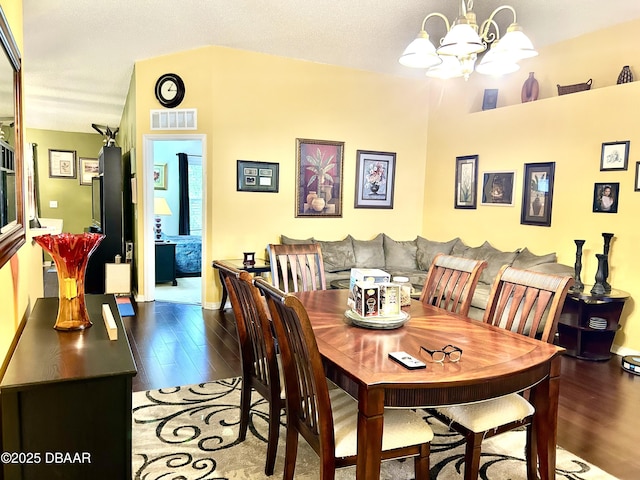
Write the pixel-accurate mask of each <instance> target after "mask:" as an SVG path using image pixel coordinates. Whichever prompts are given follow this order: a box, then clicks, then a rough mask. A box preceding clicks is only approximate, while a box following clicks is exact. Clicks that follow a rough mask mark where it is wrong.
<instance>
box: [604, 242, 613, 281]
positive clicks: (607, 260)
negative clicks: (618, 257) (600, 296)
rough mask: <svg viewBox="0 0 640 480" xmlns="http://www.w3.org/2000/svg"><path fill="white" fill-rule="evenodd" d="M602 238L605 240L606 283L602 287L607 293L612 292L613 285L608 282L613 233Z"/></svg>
mask: <svg viewBox="0 0 640 480" xmlns="http://www.w3.org/2000/svg"><path fill="white" fill-rule="evenodd" d="M602 237H603V238H604V250H603V255H604V256H605V258H604V281H603V283H602V285H603V286H604V290H605V292H610V291H611V285H610V284H609V282H607V278H608V277H609V246H610V244H611V239H612V238H613V233H603V234H602Z"/></svg>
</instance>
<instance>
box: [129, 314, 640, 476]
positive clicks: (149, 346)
mask: <svg viewBox="0 0 640 480" xmlns="http://www.w3.org/2000/svg"><path fill="white" fill-rule="evenodd" d="M135 311H136V316H135V317H125V318H124V319H123V320H124V323H125V327H126V330H127V334H128V336H129V341H130V343H131V349H132V351H133V354H134V358H135V360H136V364H137V365H138V375H137V376H136V377H134V379H133V389H134V391H141V390H150V389H157V388H163V387H173V386H177V385H189V384H196V383H201V382H206V381H212V380H219V379H222V378H229V377H235V376H238V375H240V357H239V350H238V343H237V334H236V328H235V320H234V318H233V313H232V311H231V310H229V309H227V310H226V311H225V312H218V311H217V310H203V309H202V308H201V307H200V306H199V305H182V304H176V303H167V302H149V303H142V304H138V305H135ZM639 405H640V376H636V375H633V374H630V373H628V372H625V371H623V370H622V368H621V367H620V357H617V356H614V357H613V359H611V360H609V361H607V362H589V361H585V360H577V359H575V358H571V357H564V358H563V359H562V375H561V384H560V406H559V413H558V444H559V445H560V446H562V447H563V448H566V449H567V450H569V451H570V452H573V453H575V454H576V455H578V456H579V457H581V458H583V459H585V460H586V461H588V462H590V463H593V464H594V465H597V466H598V467H600V468H602V469H603V470H605V471H607V472H608V473H610V474H612V475H615V476H616V477H618V478H620V479H621V480H635V479H637V478H639V477H638V472H640V456H638V455H637V453H636V452H637V446H638V444H639V443H640V415H638V413H637V409H638V406H639Z"/></svg>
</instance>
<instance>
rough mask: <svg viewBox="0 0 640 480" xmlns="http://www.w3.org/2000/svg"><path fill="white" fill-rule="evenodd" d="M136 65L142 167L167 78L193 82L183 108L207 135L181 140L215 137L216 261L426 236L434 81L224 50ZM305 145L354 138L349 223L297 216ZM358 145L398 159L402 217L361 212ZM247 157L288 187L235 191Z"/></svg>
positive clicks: (212, 245)
mask: <svg viewBox="0 0 640 480" xmlns="http://www.w3.org/2000/svg"><path fill="white" fill-rule="evenodd" d="M135 68H136V82H135V85H136V102H137V114H136V115H137V118H138V119H139V120H138V122H137V139H138V140H137V141H138V147H137V155H136V158H137V166H138V171H140V168H141V166H142V158H143V152H141V148H140V146H141V145H142V136H143V135H144V134H147V133H158V132H151V131H150V130H149V110H150V109H157V108H160V107H159V104H158V102H157V101H156V99H155V97H154V94H153V89H154V85H155V82H156V80H157V78H158V77H159V76H160V75H161V74H163V73H166V72H174V73H177V74H179V75H180V76H181V77H182V78H183V79H184V81H185V84H186V96H185V100H184V101H183V103H182V104H181V105H180V107H179V108H192V107H196V108H198V130H197V131H195V132H177V133H205V134H206V135H207V141H206V154H205V155H206V165H205V169H206V172H207V173H206V183H207V184H206V188H207V191H208V197H207V203H206V205H204V212H205V215H206V217H207V218H206V221H207V222H208V223H207V227H206V228H207V231H206V232H205V234H204V238H203V247H204V255H205V260H206V261H205V264H206V265H211V261H212V260H214V259H222V258H242V252H243V251H255V252H256V254H257V257H258V258H260V257H262V256H263V255H264V250H265V247H266V245H267V244H268V243H270V242H277V241H279V236H280V234H285V235H288V236H291V237H308V236H315V237H316V238H319V239H326V240H336V239H342V238H344V236H346V235H347V234H349V233H350V234H352V235H354V236H355V237H356V238H359V239H370V238H372V237H373V236H375V235H376V234H378V233H379V232H382V231H384V232H386V233H388V234H389V235H391V236H392V237H394V238H397V239H399V240H401V239H403V240H406V239H414V238H415V237H416V234H417V233H419V232H420V231H421V230H422V219H421V215H420V209H421V204H422V199H423V188H424V185H423V179H424V169H425V165H424V159H425V156H426V145H425V135H426V130H427V93H428V91H427V89H426V88H425V85H424V81H422V80H409V79H401V78H395V77H390V76H383V75H379V74H373V73H368V72H362V71H356V70H351V69H346V68H341V67H335V66H329V65H322V64H316V63H310V62H303V61H298V60H292V59H287V58H282V57H276V56H271V55H264V54H258V53H251V52H246V51H239V50H234V49H229V48H221V47H206V48H202V49H198V50H194V51H191V52H184V53H181V54H179V55H170V56H165V57H160V58H155V59H152V60H147V61H143V62H138V63H137V64H136V67H135ZM125 108H126V107H125ZM167 133H176V132H167ZM296 138H311V139H322V140H334V141H343V142H345V148H344V171H343V185H344V193H343V216H342V218H311V219H310V218H295V217H294V210H295V208H294V205H295V185H296V181H295V160H296ZM358 149H363V150H377V151H387V152H396V153H397V164H396V183H395V185H396V191H395V199H394V207H395V208H394V209H393V210H372V209H357V210H356V209H354V207H353V204H354V193H355V186H354V184H355V168H356V163H355V162H356V150H358ZM237 160H256V161H265V162H277V163H279V164H280V191H279V192H278V193H275V194H274V193H249V192H237V191H236V161H237ZM138 186H139V187H140V184H138ZM140 191H141V190H139V192H140ZM140 221H141V220H140ZM138 228H139V230H138V231H139V232H140V231H141V230H142V231H145V232H147V231H148V233H149V234H150V233H151V230H150V229H144V226H143V225H140V224H139V225H138ZM137 258H138V259H140V255H138V256H137ZM141 270H142V269H140V271H141ZM207 270H208V271H205V272H204V275H205V276H206V277H207V289H206V292H205V296H204V299H205V302H206V303H213V302H219V300H220V295H219V284H218V283H217V278H216V276H215V275H214V272H213V271H212V269H211V268H208V269H207ZM139 280H140V279H139Z"/></svg>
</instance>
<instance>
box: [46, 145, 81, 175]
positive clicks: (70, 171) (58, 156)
mask: <svg viewBox="0 0 640 480" xmlns="http://www.w3.org/2000/svg"><path fill="white" fill-rule="evenodd" d="M76 175H77V174H76V151H75V150H52V149H49V178H76Z"/></svg>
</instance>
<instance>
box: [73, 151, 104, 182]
mask: <svg viewBox="0 0 640 480" xmlns="http://www.w3.org/2000/svg"><path fill="white" fill-rule="evenodd" d="M78 163H79V167H78V170H79V171H80V175H78V178H79V179H80V185H91V179H92V178H93V177H97V176H98V174H99V173H100V172H99V170H98V159H96V158H82V157H80V158H79V159H78Z"/></svg>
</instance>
